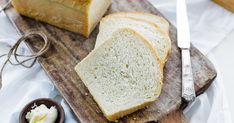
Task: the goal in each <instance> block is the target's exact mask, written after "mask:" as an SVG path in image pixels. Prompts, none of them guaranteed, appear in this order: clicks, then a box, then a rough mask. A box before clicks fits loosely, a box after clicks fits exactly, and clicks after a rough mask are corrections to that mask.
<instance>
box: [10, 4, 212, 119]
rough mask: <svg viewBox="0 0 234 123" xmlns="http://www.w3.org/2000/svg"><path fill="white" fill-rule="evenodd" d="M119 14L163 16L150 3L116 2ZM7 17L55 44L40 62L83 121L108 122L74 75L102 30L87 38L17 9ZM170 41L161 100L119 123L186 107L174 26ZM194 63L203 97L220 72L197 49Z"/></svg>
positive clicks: (23, 30)
mask: <svg viewBox="0 0 234 123" xmlns="http://www.w3.org/2000/svg"><path fill="white" fill-rule="evenodd" d="M119 11H143V12H149V13H153V14H156V15H159V16H162V15H161V14H160V13H159V12H158V10H156V9H155V8H154V7H153V6H152V5H151V4H150V3H149V2H148V1H146V0H113V4H112V6H111V7H110V8H109V10H108V12H107V14H110V13H114V12H119ZM6 13H7V15H8V16H9V17H10V18H11V19H12V21H13V22H14V23H15V25H16V26H17V27H18V29H19V31H20V33H21V34H24V33H27V32H29V31H42V32H44V33H45V34H46V35H47V36H48V38H49V40H51V41H52V46H51V48H50V50H49V52H48V53H47V54H46V55H45V56H44V57H43V58H40V59H39V62H40V64H41V65H42V67H43V68H44V69H45V71H46V72H47V74H48V76H49V77H50V78H51V80H52V81H53V83H54V85H55V86H56V87H57V88H58V90H59V92H60V93H61V95H62V96H63V97H64V98H65V100H66V101H67V103H68V104H69V105H70V107H71V108H72V110H73V111H74V113H75V115H76V116H77V118H78V119H79V121H80V122H83V123H104V122H108V121H107V119H106V118H105V117H104V116H103V114H102V112H101V111H100V109H99V107H98V106H97V104H96V103H95V101H94V100H93V98H92V96H91V95H90V94H89V92H88V90H87V88H86V87H85V85H84V84H83V82H82V81H81V80H80V78H79V76H78V75H77V74H76V72H75V71H74V67H75V65H76V64H77V63H79V62H80V61H81V60H82V59H83V58H85V57H86V56H87V55H88V54H89V52H90V51H91V50H93V48H94V44H95V39H96V36H97V33H98V28H96V29H95V30H94V31H93V32H92V34H91V35H90V37H89V38H85V37H82V36H81V35H79V34H76V33H72V32H69V31H66V30H63V29H59V28H56V27H54V26H51V25H48V24H45V23H41V22H38V21H35V20H33V19H30V18H28V17H24V16H20V15H19V14H18V13H17V12H16V11H15V10H14V8H10V9H8V10H7V11H6ZM170 38H171V40H172V46H173V47H172V54H171V57H170V58H169V60H168V62H167V63H166V66H165V69H164V85H163V90H162V93H161V95H160V97H159V99H158V100H157V101H156V102H155V103H154V104H152V105H150V106H148V107H146V108H145V109H142V110H139V111H137V112H135V113H132V114H130V115H128V116H125V117H123V118H121V119H119V120H118V122H139V123H140V122H149V121H157V120H158V119H160V118H161V117H162V116H165V115H167V114H169V113H170V112H173V111H175V110H177V109H178V108H179V107H180V106H181V104H182V103H183V102H182V100H181V59H180V50H179V49H178V47H177V46H176V28H175V27H174V26H173V25H171V26H170ZM38 40H40V39H37V38H34V39H31V40H28V41H27V44H28V46H29V47H30V49H32V51H33V52H36V51H38V49H39V48H40V46H42V44H41V42H40V41H38ZM191 60H192V66H193V74H194V81H195V88H196V92H197V94H198V95H199V94H201V93H202V92H204V91H205V90H206V89H207V88H208V87H209V85H210V84H211V82H212V80H213V79H214V78H215V77H216V71H215V69H214V67H213V65H212V64H211V63H210V61H209V60H208V59H207V58H206V57H204V56H203V55H202V54H201V53H200V52H199V51H198V50H197V49H196V48H194V47H193V46H192V48H191ZM87 94H88V95H87Z"/></svg>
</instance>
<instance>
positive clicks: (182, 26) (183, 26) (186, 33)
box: [176, 0, 190, 49]
mask: <svg viewBox="0 0 234 123" xmlns="http://www.w3.org/2000/svg"><path fill="white" fill-rule="evenodd" d="M176 9H177V45H178V47H180V48H184V49H189V48H190V30H189V23H188V16H187V8H186V2H185V0H177V7H176Z"/></svg>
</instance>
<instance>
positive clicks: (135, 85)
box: [75, 28, 163, 121]
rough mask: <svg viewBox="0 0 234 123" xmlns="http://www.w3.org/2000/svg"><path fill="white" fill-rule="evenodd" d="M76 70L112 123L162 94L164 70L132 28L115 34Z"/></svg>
mask: <svg viewBox="0 0 234 123" xmlns="http://www.w3.org/2000/svg"><path fill="white" fill-rule="evenodd" d="M75 70H76V72H77V73H78V75H79V76H80V78H81V80H82V81H83V82H84V84H85V85H86V87H87V88H88V90H89V92H90V93H91V95H92V96H93V98H94V99H95V101H96V102H97V104H98V105H99V107H100V108H101V110H102V112H103V113H104V115H105V116H106V118H107V119H108V120H110V121H114V120H116V119H117V118H120V117H122V116H125V115H127V114H130V113H132V112H134V111H136V110H138V109H141V108H143V107H145V106H146V105H148V104H150V103H152V102H154V101H155V100H156V99H157V98H158V96H159V95H160V93H161V88H162V79H163V76H162V74H163V70H162V64H161V62H160V60H159V57H158V56H157V54H156V50H155V48H153V47H152V45H151V44H150V43H149V41H147V40H146V39H145V38H144V36H142V35H141V34H139V33H138V32H136V31H134V30H132V29H130V28H122V29H119V30H117V31H115V32H114V33H113V34H112V35H111V36H110V38H109V39H108V40H107V41H105V42H104V43H103V44H102V45H100V46H99V47H97V48H96V49H95V50H93V51H92V52H91V53H90V54H89V55H88V56H87V57H86V58H85V59H84V60H82V61H81V62H80V63H78V65H77V66H76V67H75Z"/></svg>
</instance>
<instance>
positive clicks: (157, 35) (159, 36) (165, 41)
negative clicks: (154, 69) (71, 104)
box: [95, 16, 171, 63]
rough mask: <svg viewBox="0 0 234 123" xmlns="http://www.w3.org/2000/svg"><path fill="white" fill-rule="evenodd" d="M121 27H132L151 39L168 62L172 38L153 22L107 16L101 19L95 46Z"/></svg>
mask: <svg viewBox="0 0 234 123" xmlns="http://www.w3.org/2000/svg"><path fill="white" fill-rule="evenodd" d="M120 28H131V29H133V30H135V31H137V32H138V33H140V34H142V35H144V37H145V38H146V39H147V40H149V41H150V43H151V45H152V46H153V47H154V48H155V49H156V50H157V52H158V55H159V57H160V59H161V61H162V62H163V63H165V62H166V60H167V58H168V56H169V54H170V52H171V40H170V38H169V37H168V35H167V34H165V32H163V31H162V30H161V29H159V28H158V27H156V26H154V25H153V24H151V23H148V22H145V21H141V20H137V19H133V18H128V17H111V16H107V17H105V18H103V19H102V20H101V23H100V27H99V34H98V36H97V40H96V44H95V48H97V47H99V46H100V45H101V44H102V43H103V42H105V41H106V40H108V39H109V38H110V37H111V35H112V34H113V32H115V31H116V30H118V29H120Z"/></svg>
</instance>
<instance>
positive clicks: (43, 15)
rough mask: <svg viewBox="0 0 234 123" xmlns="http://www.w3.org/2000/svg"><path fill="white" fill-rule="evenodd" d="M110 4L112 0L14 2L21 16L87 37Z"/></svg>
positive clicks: (16, 0) (14, 0) (19, 0)
mask: <svg viewBox="0 0 234 123" xmlns="http://www.w3.org/2000/svg"><path fill="white" fill-rule="evenodd" d="M110 4H111V0H12V5H13V6H14V8H15V9H16V10H17V11H18V12H19V13H20V14H22V15H25V16H28V17H31V18H34V19H36V20H39V21H43V22H46V23H49V24H52V25H54V26H57V27H60V28H63V29H66V30H69V31H72V32H77V33H80V34H82V35H84V36H86V37H88V36H89V34H90V33H91V32H92V30H93V29H94V28H95V26H96V25H97V23H98V22H99V20H100V19H101V18H102V16H103V15H104V13H105V12H106V10H107V8H108V7H109V5H110Z"/></svg>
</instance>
